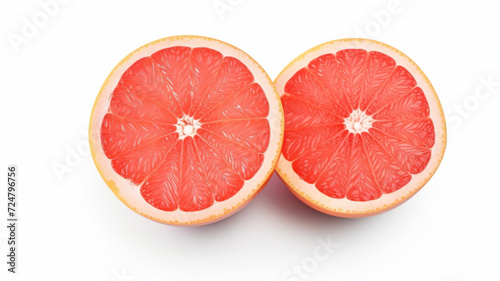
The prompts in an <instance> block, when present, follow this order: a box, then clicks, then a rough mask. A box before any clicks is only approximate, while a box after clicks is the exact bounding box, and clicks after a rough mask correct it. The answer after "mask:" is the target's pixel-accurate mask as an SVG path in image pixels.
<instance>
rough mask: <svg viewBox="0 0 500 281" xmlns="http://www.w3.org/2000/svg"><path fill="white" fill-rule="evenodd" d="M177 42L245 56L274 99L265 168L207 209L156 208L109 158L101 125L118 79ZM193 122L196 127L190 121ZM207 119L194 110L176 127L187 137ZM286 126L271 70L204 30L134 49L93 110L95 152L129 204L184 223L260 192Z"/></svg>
mask: <svg viewBox="0 0 500 281" xmlns="http://www.w3.org/2000/svg"><path fill="white" fill-rule="evenodd" d="M173 46H187V47H191V48H196V47H207V48H212V49H214V50H217V51H219V52H220V53H221V54H222V55H223V56H224V57H226V56H230V57H235V58H237V59H239V60H240V61H241V62H242V63H243V64H245V65H246V66H247V67H248V69H249V70H250V71H251V73H252V74H253V77H254V82H255V83H258V84H259V85H260V86H261V87H262V89H263V90H264V93H265V95H266V97H267V100H268V102H269V115H268V116H267V117H266V119H267V120H268V121H269V125H270V140H269V145H268V149H267V151H266V152H265V154H264V161H263V163H262V166H261V168H260V169H259V170H258V171H257V173H256V174H255V175H254V176H253V177H252V178H251V179H249V180H247V181H245V183H244V185H243V187H242V188H241V189H240V191H239V192H238V193H236V194H235V195H234V196H232V197H231V198H229V199H227V200H225V201H222V202H217V201H214V204H213V205H212V206H211V207H209V208H207V209H204V210H200V211H194V212H184V211H181V210H179V209H177V210H175V211H171V212H167V211H163V210H160V209H157V208H154V207H153V206H151V205H150V204H149V203H147V202H146V201H145V200H144V199H143V197H142V196H141V194H140V188H141V185H136V184H133V183H132V182H131V181H129V180H127V179H124V178H123V177H121V176H120V175H118V174H117V173H116V172H115V171H114V170H113V168H112V166H111V160H110V159H108V158H107V157H106V156H105V154H104V151H103V149H102V145H101V139H100V131H101V124H102V120H103V117H104V116H105V114H106V113H107V112H108V108H109V104H110V100H111V94H112V92H113V90H114V88H115V87H116V85H117V84H118V82H119V80H120V78H121V75H122V74H123V73H124V72H125V71H126V70H127V69H128V68H129V67H130V66H131V65H132V64H133V63H134V62H136V61H137V60H138V59H140V58H143V57H146V56H150V55H152V54H153V53H155V52H157V51H159V50H162V49H164V48H169V47H173ZM190 126H192V127H190ZM199 126H201V124H200V123H199V122H198V121H197V120H194V119H193V118H192V117H190V116H184V117H183V118H181V119H179V121H178V123H177V125H176V127H177V131H178V132H179V133H180V135H181V133H182V135H183V136H180V138H185V137H187V136H193V135H195V134H196V130H197V128H199ZM283 130H284V117H283V111H282V108H281V102H280V100H279V95H278V93H277V92H276V89H275V88H274V85H273V83H272V81H271V79H270V78H269V77H268V75H267V74H266V73H265V71H264V70H263V69H262V67H260V65H259V64H257V63H256V62H255V61H254V60H253V59H252V58H251V57H250V56H249V55H247V54H246V53H244V52H243V51H241V50H239V49H237V48H236V47H233V46H231V45H229V44H227V43H224V42H221V41H218V40H215V39H211V38H206V37H200V36H177V37H169V38H164V39H161V40H158V41H155V42H153V43H150V44H147V45H145V46H144V47H141V48H139V49H137V50H136V51H134V52H133V53H131V54H130V55H129V56H128V57H126V58H125V59H124V60H122V61H121V62H120V63H119V64H118V65H117V66H116V67H115V69H114V70H113V71H112V72H111V74H110V75H109V76H108V79H107V80H106V82H105V84H104V86H103V88H101V91H100V93H99V96H98V97H97V99H96V102H95V104H94V109H93V111H92V116H91V123H90V128H89V134H90V136H89V137H90V143H91V152H92V156H93V158H94V162H95V164H96V165H97V166H98V167H99V171H100V173H101V176H102V178H103V179H104V181H105V182H106V183H107V184H108V186H110V188H112V189H113V187H112V185H113V186H114V187H115V190H113V191H114V193H115V195H116V196H117V197H118V198H119V199H120V200H121V201H123V202H124V203H125V204H126V205H127V206H128V207H129V208H131V209H132V210H134V211H135V212H137V213H139V214H141V215H144V216H146V217H148V218H150V219H153V220H156V221H159V222H163V223H169V224H178V225H192V224H203V223H209V222H211V221H213V220H217V219H219V218H220V217H224V216H226V215H228V214H231V213H232V211H235V210H237V209H238V208H241V207H243V206H244V205H245V204H246V203H248V201H249V200H250V199H251V198H253V196H255V194H256V193H257V192H258V191H259V190H260V188H262V186H263V184H264V181H265V180H266V179H268V178H269V177H270V176H271V175H272V173H273V172H274V167H275V165H276V162H277V161H278V157H279V153H280V151H281V144H282V138H283Z"/></svg>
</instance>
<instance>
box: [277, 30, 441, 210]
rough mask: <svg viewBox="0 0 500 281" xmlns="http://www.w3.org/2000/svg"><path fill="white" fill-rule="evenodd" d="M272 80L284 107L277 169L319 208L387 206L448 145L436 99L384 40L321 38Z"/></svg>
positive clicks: (432, 166)
mask: <svg viewBox="0 0 500 281" xmlns="http://www.w3.org/2000/svg"><path fill="white" fill-rule="evenodd" d="M275 85H276V87H277V89H278V92H279V93H280V96H281V100H282V103H283V108H284V112H285V135H284V142H283V150H282V157H281V158H280V161H279V163H278V166H277V171H278V174H279V175H280V177H281V178H282V179H283V180H284V181H285V183H286V184H287V186H288V187H289V188H290V189H291V190H292V192H293V193H294V194H295V195H297V196H298V197H299V198H300V199H301V200H303V201H304V202H306V203H307V204H308V205H310V206H312V207H314V208H316V209H318V210H320V211H323V212H326V213H329V214H333V215H338V216H346V217H355V216H364V215H370V214H375V213H379V212H382V211H385V210H388V209H390V208H392V207H394V206H396V205H398V204H400V203H401V202H402V201H404V200H406V199H408V198H409V197H411V196H412V195H413V194H414V193H415V192H416V191H417V190H419V189H420V188H421V187H422V186H423V185H424V184H425V183H426V182H427V181H428V180H429V178H430V176H432V174H434V172H435V170H436V169H437V167H438V166H439V163H440V161H441V159H442V156H443V153H444V149H445V144H446V127H445V122H444V117H443V112H442V108H441V106H440V103H439V99H438V98H437V95H436V93H435V91H434V89H433V88H432V86H431V84H430V83H429V81H428V79H427V77H426V76H425V75H424V74H423V72H422V71H421V70H420V69H419V68H418V67H417V66H416V65H415V63H414V62H413V61H411V60H410V59H409V58H408V57H407V56H405V55H404V54H402V53H401V52H399V51H397V50H395V49H394V48H392V47H390V46H387V45H385V44H382V43H380V42H376V41H371V40H364V39H360V40H356V39H345V40H338V41H332V42H328V43H325V44H323V45H320V46H318V47H315V48H313V49H311V50H309V51H308V52H306V53H304V54H302V55H301V56H299V57H298V58H297V59H296V60H294V61H293V62H292V63H291V64H289V65H288V66H287V67H286V68H285V69H284V70H283V71H282V72H281V74H280V75H279V76H278V77H277V78H276V80H275Z"/></svg>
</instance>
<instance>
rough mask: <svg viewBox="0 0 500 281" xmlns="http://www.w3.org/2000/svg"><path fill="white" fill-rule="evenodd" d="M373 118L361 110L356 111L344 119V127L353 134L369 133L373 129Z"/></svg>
mask: <svg viewBox="0 0 500 281" xmlns="http://www.w3.org/2000/svg"><path fill="white" fill-rule="evenodd" d="M372 123H373V118H372V117H371V116H369V115H366V113H365V112H364V111H363V110H361V109H359V108H358V109H355V110H353V111H352V112H351V114H350V115H349V116H348V117H347V118H344V125H345V126H346V128H347V130H348V131H349V132H350V133H353V134H361V133H362V132H368V130H369V129H370V128H371V127H372Z"/></svg>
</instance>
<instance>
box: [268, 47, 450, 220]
mask: <svg viewBox="0 0 500 281" xmlns="http://www.w3.org/2000/svg"><path fill="white" fill-rule="evenodd" d="M344 49H364V50H366V51H367V52H370V51H377V52H381V53H384V54H386V55H388V56H390V57H392V58H393V59H394V60H395V61H396V64H397V65H401V66H403V67H405V68H406V69H407V70H408V71H409V72H410V73H411V74H412V75H413V77H414V78H415V80H416V82H417V86H418V87H420V88H421V89H422V90H423V92H424V94H425V96H426V98H427V101H428V103H429V109H430V116H429V117H430V118H431V119H432V121H433V123H434V130H435V144H434V146H433V147H432V148H431V153H432V154H431V158H430V160H429V163H428V164H427V166H426V168H425V169H424V170H423V171H422V172H421V173H419V174H416V175H412V179H411V180H410V182H409V183H408V184H406V185H405V186H403V187H402V188H400V189H399V190H397V191H395V192H392V193H388V194H383V195H382V196H381V197H380V198H378V199H375V200H371V201H364V202H358V201H351V200H349V199H347V198H342V199H335V198H331V197H329V196H327V195H325V194H323V193H321V192H320V191H319V190H318V189H317V188H316V186H315V184H310V183H307V182H306V181H304V180H303V179H302V178H300V177H299V176H298V175H297V174H296V173H295V171H294V170H293V168H292V162H291V161H288V160H286V159H285V158H284V157H280V160H279V161H278V165H277V167H276V171H277V172H278V174H279V175H280V177H281V178H282V179H283V180H284V181H285V182H286V183H287V185H288V186H289V188H291V189H292V190H293V191H294V192H295V193H296V194H297V195H298V196H299V197H300V198H301V199H302V200H304V201H307V202H310V203H312V204H311V205H313V206H316V208H317V209H320V210H322V211H325V210H326V211H327V212H329V213H335V214H336V215H339V216H347V217H350V216H357V215H361V216H362V215H366V214H373V213H378V212H382V211H385V210H387V209H390V208H392V207H394V206H396V205H398V204H399V203H401V202H403V201H405V200H406V199H408V198H409V197H411V196H413V195H414V194H415V193H416V192H417V191H418V190H420V189H421V188H422V187H423V185H424V184H425V183H426V182H427V181H428V180H429V179H430V178H431V177H432V175H433V174H434V172H435V171H436V169H437V167H438V166H439V163H440V162H441V159H442V157H443V155H444V151H445V148H446V123H445V119H444V114H443V110H442V108H441V104H440V102H439V99H438V96H437V94H436V93H435V91H434V89H433V87H432V85H431V83H430V82H429V80H428V79H427V77H426V76H425V75H424V74H423V73H422V72H421V70H420V69H419V68H418V66H417V65H416V64H415V63H414V62H413V61H412V60H411V59H409V58H408V57H407V56H405V55H403V54H402V53H400V52H399V51H398V50H396V49H394V48H392V47H390V46H388V45H385V44H383V43H380V42H376V41H372V40H366V39H341V40H336V41H331V42H328V43H325V44H322V45H319V46H317V47H314V48H312V49H311V50H309V51H306V52H305V53H303V54H302V55H300V56H299V57H298V58H296V59H295V60H294V61H293V62H292V63H290V64H289V65H288V66H287V67H286V68H285V69H284V70H283V71H282V72H281V73H280V74H279V75H278V77H277V78H276V79H275V86H276V89H277V90H278V92H279V94H280V96H282V95H283V94H285V85H286V83H287V81H288V80H290V78H291V77H292V76H293V75H294V74H295V73H296V72H297V71H298V70H299V69H301V68H304V67H306V66H307V65H308V64H309V62H310V61H311V60H313V59H315V58H317V57H319V56H322V55H325V54H335V53H336V52H338V51H340V50H344ZM347 123H349V122H347ZM344 124H345V123H344ZM351 125H352V129H354V126H355V125H356V124H355V123H351ZM360 125H361V124H359V125H358V126H357V127H358V128H360ZM346 126H347V124H346ZM363 128H364V127H363V126H361V129H363ZM285 129H286V128H285ZM347 129H348V130H349V127H348V128H347Z"/></svg>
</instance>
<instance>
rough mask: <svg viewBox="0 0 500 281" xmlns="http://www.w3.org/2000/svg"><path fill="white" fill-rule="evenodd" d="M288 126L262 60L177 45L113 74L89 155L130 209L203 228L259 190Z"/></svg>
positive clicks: (154, 47) (214, 46)
mask: <svg viewBox="0 0 500 281" xmlns="http://www.w3.org/2000/svg"><path fill="white" fill-rule="evenodd" d="M271 121H272V122H273V124H274V125H275V126H276V125H277V126H278V127H277V128H273V130H271ZM283 127H284V121H283V113H282V110H281V105H280V100H279V96H278V94H277V92H276V91H275V89H274V86H273V84H272V82H271V81H270V79H269V78H268V76H267V74H265V72H264V71H263V70H262V68H261V67H260V66H259V65H258V64H257V63H256V62H255V61H253V60H252V59H251V58H250V57H249V56H248V55H246V54H245V53H243V52H242V51H240V50H239V49H236V48H235V47H233V46H231V45H228V44H226V43H223V42H221V41H217V40H214V39H210V38H205V37H197V36H184V37H183V36H180V37H172V38H166V39H163V40H159V41H157V42H153V43H151V44H149V45H146V46H144V47H142V48H140V49H138V50H136V51H135V52H134V53H132V54H131V55H129V57H127V58H126V59H124V61H122V62H121V63H120V64H119V65H118V66H117V68H116V69H115V70H114V71H113V72H112V73H111V74H110V77H108V80H107V81H106V82H105V84H104V86H103V88H102V89H101V92H100V94H99V96H98V98H97V100H96V104H95V105H94V109H93V112H92V117H91V124H90V133H91V135H96V136H98V138H97V139H91V149H92V155H93V157H94V161H95V163H96V166H97V168H98V170H99V172H100V173H101V175H102V177H103V178H104V180H105V181H106V183H107V184H108V185H109V186H110V187H111V188H112V189H113V190H114V192H115V194H116V195H117V196H118V198H120V199H121V200H122V201H123V202H124V203H125V204H127V206H129V207H130V208H131V209H133V210H134V211H136V212H138V213H140V214H142V215H144V216H146V217H148V218H151V219H154V220H157V221H161V222H165V223H170V224H181V225H184V224H190V225H191V224H202V223H208V222H213V221H215V220H218V219H221V218H222V217H225V216H227V215H229V214H232V213H234V212H235V211H236V210H238V209H240V208H241V207H242V206H243V205H245V204H246V203H248V202H249V200H250V199H251V198H253V197H254V196H255V195H256V194H257V193H258V192H259V191H260V190H261V188H262V187H263V185H264V183H265V182H266V181H267V180H268V179H269V177H270V176H271V174H272V172H273V170H274V167H275V165H276V163H277V159H278V156H279V153H280V150H281V143H282V131H283Z"/></svg>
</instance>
